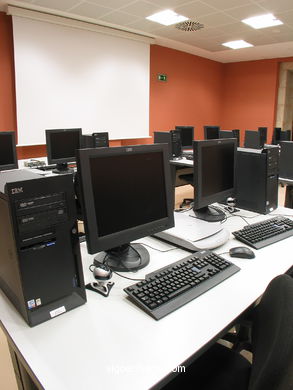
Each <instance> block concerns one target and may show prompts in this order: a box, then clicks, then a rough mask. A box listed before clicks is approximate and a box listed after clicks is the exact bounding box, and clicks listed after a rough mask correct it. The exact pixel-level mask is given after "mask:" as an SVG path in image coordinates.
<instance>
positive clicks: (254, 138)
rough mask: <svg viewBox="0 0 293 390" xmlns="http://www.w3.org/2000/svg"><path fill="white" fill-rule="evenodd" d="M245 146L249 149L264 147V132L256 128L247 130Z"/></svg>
mask: <svg viewBox="0 0 293 390" xmlns="http://www.w3.org/2000/svg"><path fill="white" fill-rule="evenodd" d="M244 147H245V148H249V149H262V148H263V147H264V139H263V138H262V134H261V133H260V132H259V131H256V130H245V137H244Z"/></svg>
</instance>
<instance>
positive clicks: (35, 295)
mask: <svg viewBox="0 0 293 390" xmlns="http://www.w3.org/2000/svg"><path fill="white" fill-rule="evenodd" d="M0 247H1V251H0V287H1V288H2V290H3V292H4V293H5V294H6V295H7V297H8V298H9V299H10V301H11V302H12V303H13V305H14V306H15V307H16V309H17V310H18V311H19V313H20V314H21V315H22V316H23V318H24V319H25V321H26V322H27V323H28V324H29V325H30V326H35V325H37V324H40V323H42V322H44V321H47V320H49V319H51V318H54V317H56V316H57V315H59V314H62V313H65V312H67V311H68V310H71V309H73V308H75V307H77V306H80V305H82V304H84V303H85V302H86V293H85V287H84V279H83V271H82V265H81V255H80V247H79V238H78V231H77V221H76V210H75V196H74V191H73V181H72V175H56V176H51V177H43V176H39V175H36V174H33V173H31V172H28V171H25V170H19V171H10V172H4V173H1V175H0Z"/></svg>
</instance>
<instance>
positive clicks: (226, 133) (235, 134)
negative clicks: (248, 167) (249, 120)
mask: <svg viewBox="0 0 293 390" xmlns="http://www.w3.org/2000/svg"><path fill="white" fill-rule="evenodd" d="M219 138H236V139H237V146H239V145H240V130H239V129H233V130H220V132H219Z"/></svg>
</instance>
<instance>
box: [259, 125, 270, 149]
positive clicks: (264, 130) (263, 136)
mask: <svg viewBox="0 0 293 390" xmlns="http://www.w3.org/2000/svg"><path fill="white" fill-rule="evenodd" d="M258 132H259V134H260V140H261V144H262V145H263V146H264V144H266V143H267V137H268V128H267V127H259V128H258Z"/></svg>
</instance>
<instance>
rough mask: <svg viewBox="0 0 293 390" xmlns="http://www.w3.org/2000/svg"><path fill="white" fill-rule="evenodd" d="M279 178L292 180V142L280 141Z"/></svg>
mask: <svg viewBox="0 0 293 390" xmlns="http://www.w3.org/2000/svg"><path fill="white" fill-rule="evenodd" d="M279 177H280V178H282V179H289V180H293V142H292V141H280V169H279Z"/></svg>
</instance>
